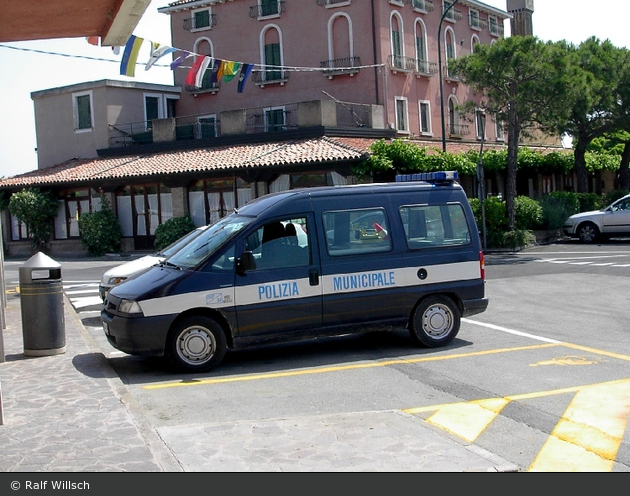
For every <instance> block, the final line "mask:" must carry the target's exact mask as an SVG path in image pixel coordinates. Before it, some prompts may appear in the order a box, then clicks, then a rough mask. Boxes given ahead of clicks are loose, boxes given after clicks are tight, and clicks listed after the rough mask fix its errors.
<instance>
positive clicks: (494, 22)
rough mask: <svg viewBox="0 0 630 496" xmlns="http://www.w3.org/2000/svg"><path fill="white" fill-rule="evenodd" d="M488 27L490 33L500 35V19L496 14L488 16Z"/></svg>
mask: <svg viewBox="0 0 630 496" xmlns="http://www.w3.org/2000/svg"><path fill="white" fill-rule="evenodd" d="M488 29H489V31H490V34H493V35H495V36H499V31H500V30H499V21H498V19H497V18H496V17H495V16H490V15H489V16H488Z"/></svg>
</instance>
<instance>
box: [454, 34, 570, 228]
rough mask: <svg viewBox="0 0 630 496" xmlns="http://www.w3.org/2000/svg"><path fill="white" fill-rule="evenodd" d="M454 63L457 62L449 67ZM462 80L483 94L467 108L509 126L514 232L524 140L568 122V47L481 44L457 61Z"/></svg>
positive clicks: (524, 39) (518, 40)
mask: <svg viewBox="0 0 630 496" xmlns="http://www.w3.org/2000/svg"><path fill="white" fill-rule="evenodd" d="M450 63H453V62H449V64H450ZM454 64H455V66H454V69H455V71H456V72H457V74H458V75H459V77H460V78H461V80H462V81H463V82H464V83H465V84H467V85H469V86H470V87H471V88H472V89H473V90H474V91H476V92H479V93H481V94H482V99H481V102H474V103H472V102H471V103H469V106H471V105H473V106H474V107H475V108H478V109H479V108H480V109H482V110H484V111H486V112H487V113H489V114H490V115H493V116H495V118H496V119H498V120H500V121H502V122H504V123H506V124H507V133H508V141H507V148H508V160H507V174H506V176H507V179H506V182H507V184H506V198H505V200H506V208H507V215H508V224H509V227H510V229H514V222H515V211H514V199H515V198H516V174H517V164H518V146H519V140H520V138H521V136H527V135H529V134H531V133H532V132H534V131H536V130H538V131H543V132H552V131H557V129H558V127H559V126H560V123H562V122H566V118H567V116H568V109H567V108H566V105H565V103H564V102H565V100H566V98H567V96H568V92H569V90H570V89H571V87H570V85H569V84H568V82H567V81H568V79H569V77H570V76H571V74H570V73H571V70H572V69H571V66H570V65H569V51H568V49H567V47H566V44H565V43H564V42H542V41H540V40H539V39H538V38H536V37H535V36H512V37H509V38H503V39H500V40H499V41H497V42H496V43H493V44H491V45H482V44H479V45H477V46H476V47H475V51H474V52H473V53H471V54H470V55H466V56H463V57H460V58H459V59H457V60H456V61H454Z"/></svg>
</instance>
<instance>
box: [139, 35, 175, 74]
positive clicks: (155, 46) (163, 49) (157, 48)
mask: <svg viewBox="0 0 630 496" xmlns="http://www.w3.org/2000/svg"><path fill="white" fill-rule="evenodd" d="M174 51H176V49H175V48H173V47H170V46H168V45H160V44H159V43H155V42H154V41H152V42H151V58H149V61H148V62H147V65H146V66H145V68H144V70H145V71H148V70H149V69H151V67H153V64H155V63H156V62H157V61H158V60H159V59H160V58H162V57H164V55H168V54H169V53H173V52H174Z"/></svg>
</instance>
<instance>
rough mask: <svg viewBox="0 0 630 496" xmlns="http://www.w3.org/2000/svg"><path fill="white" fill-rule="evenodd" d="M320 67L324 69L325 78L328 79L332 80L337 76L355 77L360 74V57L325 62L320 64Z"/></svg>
mask: <svg viewBox="0 0 630 496" xmlns="http://www.w3.org/2000/svg"><path fill="white" fill-rule="evenodd" d="M319 66H320V67H321V68H322V69H323V71H322V72H323V74H324V76H326V77H328V79H332V78H334V77H335V76H342V75H348V76H351V77H352V76H354V75H355V74H357V73H358V72H359V67H360V66H361V58H360V57H344V58H341V59H333V60H323V61H321V62H320V63H319Z"/></svg>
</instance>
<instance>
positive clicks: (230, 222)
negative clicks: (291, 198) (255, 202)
mask: <svg viewBox="0 0 630 496" xmlns="http://www.w3.org/2000/svg"><path fill="white" fill-rule="evenodd" d="M253 221H254V217H244V216H242V215H238V214H230V215H228V216H227V217H224V218H223V219H221V220H220V221H218V222H217V223H216V224H213V225H211V226H210V227H209V228H208V229H206V230H205V231H204V232H203V233H201V234H200V235H199V236H197V237H196V238H194V239H193V240H191V241H190V242H189V243H187V244H186V245H185V246H183V247H182V248H181V249H180V250H178V251H177V252H175V253H174V254H173V255H171V256H170V257H168V258H167V259H166V265H169V266H171V267H173V266H174V267H179V268H182V269H192V268H194V267H196V266H197V265H199V264H200V263H201V262H202V261H204V260H206V259H207V258H208V257H209V256H211V255H212V254H213V253H215V252H216V251H217V250H218V249H219V248H220V247H222V246H223V244H224V243H225V242H226V241H227V240H228V239H230V238H232V237H233V236H234V235H235V234H236V233H238V232H239V231H241V230H242V229H243V228H244V227H246V226H248V225H249V224H251V223H252V222H253Z"/></svg>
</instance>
